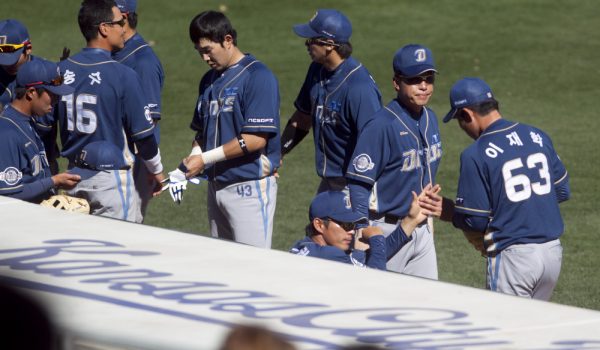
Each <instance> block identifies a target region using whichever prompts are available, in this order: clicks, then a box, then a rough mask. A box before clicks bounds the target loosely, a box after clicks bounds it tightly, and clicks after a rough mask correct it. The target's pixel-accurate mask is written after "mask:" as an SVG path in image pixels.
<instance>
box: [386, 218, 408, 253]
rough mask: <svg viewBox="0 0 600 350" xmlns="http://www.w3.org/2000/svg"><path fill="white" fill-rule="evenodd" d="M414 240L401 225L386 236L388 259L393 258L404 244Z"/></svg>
mask: <svg viewBox="0 0 600 350" xmlns="http://www.w3.org/2000/svg"><path fill="white" fill-rule="evenodd" d="M411 240H412V236H410V237H408V236H407V235H406V233H404V230H403V229H402V227H401V226H400V225H397V226H396V229H395V230H394V231H392V233H391V234H390V235H389V236H387V237H386V238H385V252H386V261H387V260H389V259H391V258H392V257H393V256H394V255H395V254H396V253H398V251H400V249H402V247H404V245H405V244H406V243H408V242H410V241H411Z"/></svg>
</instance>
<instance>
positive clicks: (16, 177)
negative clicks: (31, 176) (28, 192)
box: [0, 167, 23, 186]
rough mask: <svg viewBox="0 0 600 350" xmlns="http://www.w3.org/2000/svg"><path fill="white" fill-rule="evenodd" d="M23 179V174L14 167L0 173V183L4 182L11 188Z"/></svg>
mask: <svg viewBox="0 0 600 350" xmlns="http://www.w3.org/2000/svg"><path fill="white" fill-rule="evenodd" d="M22 178H23V173H21V172H20V171H19V169H17V168H14V167H8V168H6V169H4V171H3V172H1V173H0V181H4V182H5V183H6V184H7V185H9V186H13V185H16V184H18V183H19V181H21V179H22Z"/></svg>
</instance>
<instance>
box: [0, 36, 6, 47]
mask: <svg viewBox="0 0 600 350" xmlns="http://www.w3.org/2000/svg"><path fill="white" fill-rule="evenodd" d="M4 44H6V35H0V45H4Z"/></svg>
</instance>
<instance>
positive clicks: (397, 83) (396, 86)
mask: <svg viewBox="0 0 600 350" xmlns="http://www.w3.org/2000/svg"><path fill="white" fill-rule="evenodd" d="M392 84H394V90H396V92H398V91H400V78H398V77H397V76H395V75H394V77H393V78H392Z"/></svg>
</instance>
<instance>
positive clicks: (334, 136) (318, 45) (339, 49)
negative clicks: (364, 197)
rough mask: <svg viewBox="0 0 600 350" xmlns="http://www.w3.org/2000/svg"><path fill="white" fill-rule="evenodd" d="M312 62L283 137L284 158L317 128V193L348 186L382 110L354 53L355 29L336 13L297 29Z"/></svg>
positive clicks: (321, 12)
mask: <svg viewBox="0 0 600 350" xmlns="http://www.w3.org/2000/svg"><path fill="white" fill-rule="evenodd" d="M294 32H295V33H296V34H297V35H298V36H300V37H303V38H307V40H306V43H305V44H306V48H307V50H308V54H309V55H310V57H311V59H312V61H313V62H312V63H311V65H310V67H309V68H308V73H307V74H306V79H305V80H304V84H303V85H302V88H301V89H300V93H299V94H298V97H297V98H296V102H295V103H294V105H295V107H296V112H294V114H293V115H292V117H291V118H290V120H289V121H288V124H287V125H286V127H285V130H284V132H283V134H282V142H281V144H282V147H281V154H282V155H285V154H287V153H288V152H290V151H291V150H292V149H293V148H294V146H296V145H297V144H298V143H299V142H300V141H302V139H303V138H304V137H305V136H306V135H307V134H308V132H309V130H310V128H311V127H313V128H314V131H313V135H314V142H315V163H316V169H317V175H319V176H320V177H321V179H322V181H321V183H320V185H319V189H318V192H322V191H325V190H340V189H343V188H345V187H346V180H345V178H344V175H345V172H346V167H347V166H348V164H350V162H351V156H352V151H353V150H354V145H355V143H356V139H357V137H358V134H359V132H360V131H361V130H362V129H363V127H364V126H365V124H366V123H367V122H368V121H369V120H371V118H372V117H373V115H374V114H375V112H376V111H377V110H379V109H380V108H381V94H380V93H379V89H378V88H377V85H376V84H375V81H374V80H373V78H372V77H371V75H370V74H369V72H368V71H367V69H366V68H365V67H364V66H363V65H362V64H361V63H359V62H358V61H356V60H355V59H354V58H352V57H351V56H350V55H351V54H352V45H351V44H350V36H351V35H352V25H351V24H350V21H349V20H348V18H347V17H346V16H344V14H342V13H341V12H340V11H337V10H328V9H320V10H317V13H316V14H315V15H314V16H313V18H312V19H311V20H310V21H309V22H308V23H306V24H299V25H296V26H294Z"/></svg>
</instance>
